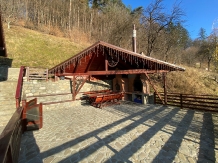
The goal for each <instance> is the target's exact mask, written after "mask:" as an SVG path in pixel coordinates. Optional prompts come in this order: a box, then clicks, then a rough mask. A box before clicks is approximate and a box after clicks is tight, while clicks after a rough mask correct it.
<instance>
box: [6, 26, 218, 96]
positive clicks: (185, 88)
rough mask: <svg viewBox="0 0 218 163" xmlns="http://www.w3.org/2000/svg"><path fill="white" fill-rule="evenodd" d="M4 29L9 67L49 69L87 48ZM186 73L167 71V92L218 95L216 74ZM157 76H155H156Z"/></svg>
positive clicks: (158, 83)
mask: <svg viewBox="0 0 218 163" xmlns="http://www.w3.org/2000/svg"><path fill="white" fill-rule="evenodd" d="M4 29H5V39H6V45H7V51H8V54H9V58H12V59H13V64H12V67H20V66H21V65H24V66H29V67H42V68H51V67H53V66H55V65H57V64H59V63H60V62H62V61H64V60H66V59H68V58H69V57H71V56H73V55H75V54H77V53H78V52H80V51H81V50H83V49H85V48H86V47H88V46H89V45H87V44H82V43H81V44H75V43H73V42H71V41H70V40H69V39H67V38H62V37H56V36H52V35H47V34H43V33H40V32H37V31H33V30H29V29H26V28H23V27H19V26H12V28H11V29H10V30H8V29H6V28H4ZM185 68H186V71H185V72H170V73H168V75H167V89H168V91H169V92H175V93H191V94H212V95H218V74H217V73H212V72H208V71H205V70H202V69H197V68H190V67H185ZM156 76H157V75H156ZM152 79H153V82H154V83H155V85H156V86H157V87H158V91H160V92H161V91H163V82H162V79H161V78H155V77H153V78H152Z"/></svg>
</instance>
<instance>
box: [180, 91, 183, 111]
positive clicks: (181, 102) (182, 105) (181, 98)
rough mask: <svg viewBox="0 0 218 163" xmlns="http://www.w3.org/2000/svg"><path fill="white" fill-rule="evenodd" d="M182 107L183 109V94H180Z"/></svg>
mask: <svg viewBox="0 0 218 163" xmlns="http://www.w3.org/2000/svg"><path fill="white" fill-rule="evenodd" d="M180 107H181V109H182V108H183V100H182V94H180Z"/></svg>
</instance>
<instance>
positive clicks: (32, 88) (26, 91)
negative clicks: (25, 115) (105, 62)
mask: <svg viewBox="0 0 218 163" xmlns="http://www.w3.org/2000/svg"><path fill="white" fill-rule="evenodd" d="M71 85H72V84H71V82H70V80H58V81H55V82H52V81H47V82H46V81H37V80H33V81H25V82H24V83H23V95H22V97H23V98H27V100H30V99H32V98H29V97H30V96H39V95H45V94H61V93H71V92H72V90H71ZM102 89H111V81H100V80H99V81H87V82H86V83H85V84H84V85H83V87H82V89H81V90H80V92H87V91H94V90H102ZM81 95H82V93H79V94H78V95H77V96H76V98H77V99H78V98H79V97H80V96H81ZM71 99H72V95H71V94H69V95H57V96H46V97H37V100H38V102H55V101H61V100H71Z"/></svg>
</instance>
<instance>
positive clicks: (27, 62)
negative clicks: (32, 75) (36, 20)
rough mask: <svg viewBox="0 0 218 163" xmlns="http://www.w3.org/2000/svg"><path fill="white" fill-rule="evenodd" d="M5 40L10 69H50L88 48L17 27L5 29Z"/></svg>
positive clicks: (84, 45) (85, 45) (65, 39)
mask: <svg viewBox="0 0 218 163" xmlns="http://www.w3.org/2000/svg"><path fill="white" fill-rule="evenodd" d="M5 40H6V45H7V51H8V57H9V58H11V59H13V63H12V67H20V66H21V65H24V66H30V67H41V68H51V67H53V66H55V65H57V64H59V63H60V62H62V61H64V60H66V59H68V58H69V57H71V56H73V55H75V54H77V53H78V52H80V51H81V50H83V49H85V48H86V47H88V46H89V45H87V44H83V43H81V44H76V43H73V42H71V41H70V40H69V39H67V38H61V37H55V36H51V35H47V34H43V33H40V32H37V31H33V30H30V29H25V28H22V27H18V26H12V28H11V29H10V30H8V29H6V28H5Z"/></svg>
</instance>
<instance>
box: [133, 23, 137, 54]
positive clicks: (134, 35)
mask: <svg viewBox="0 0 218 163" xmlns="http://www.w3.org/2000/svg"><path fill="white" fill-rule="evenodd" d="M132 47H133V52H135V53H136V29H135V24H134V25H133V35H132Z"/></svg>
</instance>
